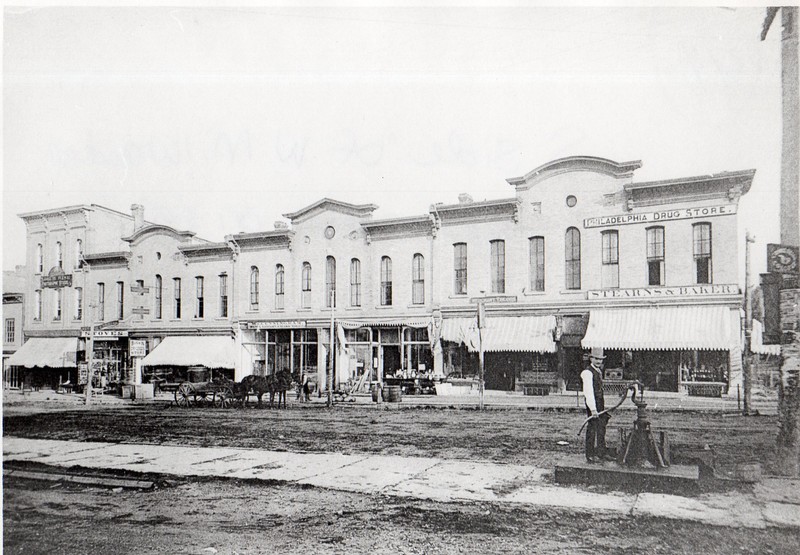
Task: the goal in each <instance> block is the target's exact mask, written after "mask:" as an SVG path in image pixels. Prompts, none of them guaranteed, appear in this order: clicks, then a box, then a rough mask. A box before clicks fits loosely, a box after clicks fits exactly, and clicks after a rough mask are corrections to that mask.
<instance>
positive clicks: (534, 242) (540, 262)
mask: <svg viewBox="0 0 800 555" xmlns="http://www.w3.org/2000/svg"><path fill="white" fill-rule="evenodd" d="M528 250H529V258H530V267H531V280H530V289H531V291H544V237H531V238H530V239H528Z"/></svg>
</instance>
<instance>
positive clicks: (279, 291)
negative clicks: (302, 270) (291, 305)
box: [275, 264, 284, 310]
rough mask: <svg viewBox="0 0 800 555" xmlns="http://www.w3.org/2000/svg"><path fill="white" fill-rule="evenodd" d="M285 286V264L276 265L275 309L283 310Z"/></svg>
mask: <svg viewBox="0 0 800 555" xmlns="http://www.w3.org/2000/svg"><path fill="white" fill-rule="evenodd" d="M283 286H284V272H283V264H277V265H276V266H275V309H276V310H283V308H284V307H283V293H284V290H283Z"/></svg>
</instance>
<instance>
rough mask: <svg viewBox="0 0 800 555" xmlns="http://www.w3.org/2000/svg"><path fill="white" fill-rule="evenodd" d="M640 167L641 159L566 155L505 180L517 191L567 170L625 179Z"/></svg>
mask: <svg viewBox="0 0 800 555" xmlns="http://www.w3.org/2000/svg"><path fill="white" fill-rule="evenodd" d="M641 167H642V162H641V160H633V161H630V162H615V161H613V160H609V159H607V158H598V157H596V156H568V157H566V158H559V159H558V160H553V161H552V162H548V163H546V164H543V165H541V166H539V167H538V168H536V169H534V170H532V171H530V172H528V173H526V174H525V175H523V176H522V177H509V178H508V179H506V181H507V182H508V183H509V185H513V186H514V187H515V188H516V189H517V190H518V191H522V190H526V189H529V188H530V187H532V186H533V185H535V184H536V183H538V182H540V181H542V180H544V179H547V178H549V177H553V176H555V175H559V174H562V173H568V172H594V173H600V174H604V175H608V176H611V177H614V178H617V179H627V178H630V177H632V176H633V172H634V171H635V170H638V169H639V168H641Z"/></svg>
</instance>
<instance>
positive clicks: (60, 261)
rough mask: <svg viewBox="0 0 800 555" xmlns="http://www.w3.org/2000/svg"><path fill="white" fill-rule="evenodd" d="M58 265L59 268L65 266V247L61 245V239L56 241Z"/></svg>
mask: <svg viewBox="0 0 800 555" xmlns="http://www.w3.org/2000/svg"><path fill="white" fill-rule="evenodd" d="M56 265H57V266H58V267H59V268H63V267H64V249H63V247H62V246H61V241H56Z"/></svg>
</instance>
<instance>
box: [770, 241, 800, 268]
mask: <svg viewBox="0 0 800 555" xmlns="http://www.w3.org/2000/svg"><path fill="white" fill-rule="evenodd" d="M799 253H800V248H798V247H792V246H790V245H777V244H775V243H768V244H767V266H768V271H770V272H775V273H776V274H797V273H798V271H800V270H798V254H799Z"/></svg>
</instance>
